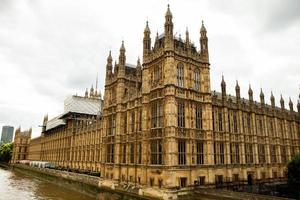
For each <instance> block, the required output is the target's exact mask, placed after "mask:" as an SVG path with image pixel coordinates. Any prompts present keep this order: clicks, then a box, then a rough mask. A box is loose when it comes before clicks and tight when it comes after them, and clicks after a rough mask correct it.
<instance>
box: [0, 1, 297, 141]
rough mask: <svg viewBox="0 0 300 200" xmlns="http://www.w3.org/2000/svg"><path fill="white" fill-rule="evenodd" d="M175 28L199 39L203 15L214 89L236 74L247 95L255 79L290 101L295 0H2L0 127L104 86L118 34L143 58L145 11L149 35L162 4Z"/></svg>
mask: <svg viewBox="0 0 300 200" xmlns="http://www.w3.org/2000/svg"><path fill="white" fill-rule="evenodd" d="M168 3H169V4H170V7H171V11H172V13H173V23H174V33H177V35H179V34H180V33H181V34H182V35H183V36H184V35H185V34H184V33H185V30H186V27H188V30H189V32H190V39H191V40H192V41H193V42H194V44H195V45H196V46H197V47H199V29H200V26H201V20H202V19H203V20H204V22H205V25H206V28H207V31H208V38H209V43H208V45H209V54H210V63H211V66H210V67H211V86H212V90H217V91H220V81H221V75H222V74H224V76H225V81H226V83H227V91H228V92H229V93H231V94H233V95H234V94H235V92H234V86H235V82H236V80H238V81H239V84H240V86H241V93H242V96H244V97H246V98H248V95H247V91H248V85H249V83H251V85H252V88H253V91H254V96H255V99H256V100H258V96H259V90H260V88H261V87H262V88H263V91H264V93H265V98H266V102H268V103H269V97H270V92H271V90H272V91H273V93H274V95H275V99H276V104H277V105H279V97H280V94H281V93H282V94H283V97H284V99H285V103H286V106H287V105H288V104H287V103H288V98H289V97H291V98H292V100H293V102H294V109H296V104H297V96H298V94H299V84H300V55H299V54H300V12H299V11H300V1H299V0H281V1H280V0H272V1H270V0H251V1H246V0H245V1H241V0H227V1H224V0H201V1H199V0H184V1H183V0H169V1H162V0H151V1H150V0H147V1H146V0H130V1H123V0H119V1H117V0H110V1H99V0H76V1H74V0H59V1H54V0H0V94H1V97H0V126H2V125H4V124H8V125H13V126H15V127H17V126H19V125H20V126H21V127H22V129H28V128H29V127H32V128H33V136H34V137H36V136H38V135H39V134H40V128H39V127H38V125H40V124H41V123H42V120H43V116H44V115H45V114H46V113H48V114H49V118H52V117H55V116H56V115H58V114H60V113H62V112H63V100H64V99H65V98H66V97H67V96H69V95H72V94H76V93H78V94H83V93H84V90H85V88H87V87H90V86H91V85H92V84H94V85H95V79H96V74H97V73H99V87H100V88H101V89H102V91H103V89H104V78H105V77H104V74H105V65H106V58H107V55H108V52H109V50H112V55H113V58H114V60H115V58H118V53H119V48H120V45H121V41H122V40H124V41H125V47H126V57H127V62H129V63H133V64H135V63H136V60H137V58H138V56H140V57H142V38H143V30H144V27H145V22H146V20H147V19H148V21H149V26H150V29H151V32H152V34H151V36H152V38H153V39H152V41H154V37H155V35H156V32H157V31H158V32H159V33H161V32H162V31H163V24H164V15H165V12H166V8H167V4H168Z"/></svg>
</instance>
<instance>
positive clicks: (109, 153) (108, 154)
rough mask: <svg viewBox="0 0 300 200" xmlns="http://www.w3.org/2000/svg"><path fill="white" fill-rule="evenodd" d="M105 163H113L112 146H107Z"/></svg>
mask: <svg viewBox="0 0 300 200" xmlns="http://www.w3.org/2000/svg"><path fill="white" fill-rule="evenodd" d="M106 162H107V163H114V144H107V149H106Z"/></svg>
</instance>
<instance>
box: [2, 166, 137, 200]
mask: <svg viewBox="0 0 300 200" xmlns="http://www.w3.org/2000/svg"><path fill="white" fill-rule="evenodd" d="M0 180H1V181H0V200H95V199H96V200H127V199H128V200H129V199H134V198H132V197H128V196H125V195H119V194H114V193H109V192H91V193H90V192H85V189H84V188H80V187H78V186H76V187H74V189H70V188H73V187H72V184H71V185H70V183H68V182H64V181H61V180H55V179H54V178H53V179H51V178H44V177H40V176H38V175H35V174H32V173H28V172H26V173H23V172H19V171H15V170H13V171H12V170H6V169H3V168H0ZM73 184H74V183H73ZM74 186H75V185H74Z"/></svg>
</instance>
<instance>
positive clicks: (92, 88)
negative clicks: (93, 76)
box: [90, 85, 94, 97]
mask: <svg viewBox="0 0 300 200" xmlns="http://www.w3.org/2000/svg"><path fill="white" fill-rule="evenodd" d="M90 97H94V86H93V85H92V87H91V89H90Z"/></svg>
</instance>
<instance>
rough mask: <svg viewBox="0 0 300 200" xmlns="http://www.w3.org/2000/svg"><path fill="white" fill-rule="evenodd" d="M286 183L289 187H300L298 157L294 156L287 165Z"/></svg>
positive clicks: (299, 158)
mask: <svg viewBox="0 0 300 200" xmlns="http://www.w3.org/2000/svg"><path fill="white" fill-rule="evenodd" d="M287 168H288V183H289V185H290V186H293V187H294V186H297V187H299V186H300V155H296V156H295V157H294V158H293V159H292V160H291V161H290V162H289V164H288V166H287Z"/></svg>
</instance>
